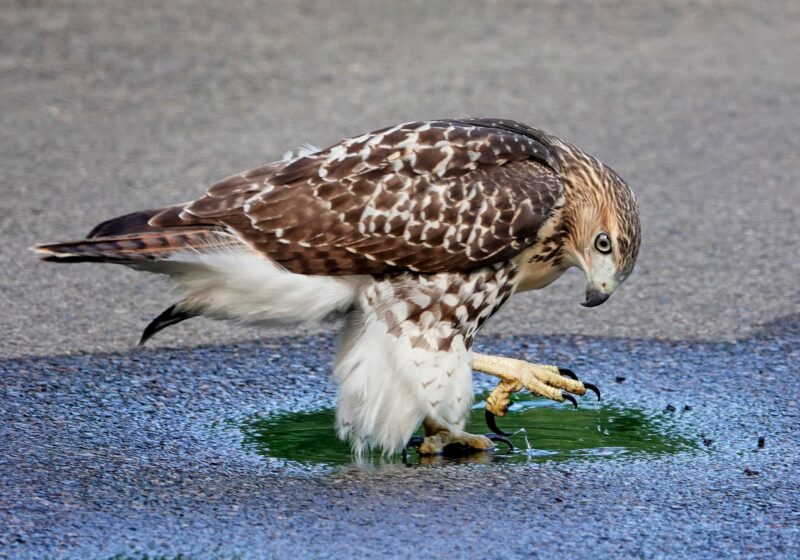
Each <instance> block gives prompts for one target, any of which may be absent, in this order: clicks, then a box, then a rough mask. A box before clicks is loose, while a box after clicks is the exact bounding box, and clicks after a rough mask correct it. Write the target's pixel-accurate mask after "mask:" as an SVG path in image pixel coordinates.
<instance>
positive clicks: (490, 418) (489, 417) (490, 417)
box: [485, 410, 511, 439]
mask: <svg viewBox="0 0 800 560" xmlns="http://www.w3.org/2000/svg"><path fill="white" fill-rule="evenodd" d="M485 416H486V425H487V426H488V427H489V429H490V430H492V431H493V432H494V433H495V434H497V435H498V436H502V437H505V438H507V437H508V436H510V435H511V434H509V433H508V432H504V431H503V430H501V429H500V428H498V427H497V420H496V416H495V415H494V413H493V412H491V411H489V410H486V414H485ZM489 439H491V438H489Z"/></svg>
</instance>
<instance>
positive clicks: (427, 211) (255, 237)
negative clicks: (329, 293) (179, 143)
mask: <svg viewBox="0 0 800 560" xmlns="http://www.w3.org/2000/svg"><path fill="white" fill-rule="evenodd" d="M562 195H563V186H562V183H561V179H560V177H559V175H558V164H557V162H556V159H555V158H554V156H553V154H552V153H551V152H550V150H549V148H548V147H547V136H546V135H544V133H541V132H540V131H537V130H536V129H532V128H529V127H526V126H525V125H521V124H519V123H514V122H513V121H500V120H473V121H471V120H464V121H430V122H418V123H410V124H405V125H398V126H396V127H391V128H387V129H383V130H380V131H377V132H373V133H370V134H365V135H362V136H359V137H356V138H352V139H349V140H345V141H343V142H340V143H338V144H335V145H333V146H331V147H330V148H328V149H326V150H322V151H320V152H317V153H314V154H311V155H308V156H305V157H301V158H299V159H296V160H294V161H291V162H289V163H286V162H277V163H274V164H270V165H267V166H264V167H261V168H258V169H255V170H253V171H250V172H247V173H244V174H242V175H237V176H235V177H231V178H229V179H226V180H225V181H222V182H220V183H218V184H216V185H214V186H213V187H211V188H210V189H209V191H208V193H207V194H206V196H204V197H203V198H201V199H199V200H197V201H195V202H192V203H190V204H188V205H186V206H185V207H183V209H182V210H181V211H180V212H176V211H175V210H174V209H168V210H167V211H165V212H163V213H160V214H156V215H154V216H153V217H152V218H151V219H150V220H149V224H150V226H152V227H177V226H185V225H199V224H206V225H211V224H215V225H217V226H219V225H223V226H225V227H226V228H227V229H229V230H230V231H232V232H234V233H235V234H236V235H237V236H238V237H239V238H240V239H241V240H242V241H244V242H245V243H247V244H248V245H249V246H251V247H252V248H254V249H256V250H257V251H259V252H261V253H263V254H265V255H267V256H268V257H269V258H271V259H272V260H274V261H276V262H278V263H280V264H281V265H283V266H284V267H286V268H287V269H289V270H291V271H293V272H298V273H305V274H368V273H371V274H380V273H385V272H394V271H401V270H411V271H416V272H424V273H433V272H442V271H464V270H470V269H473V268H476V267H480V266H486V265H489V264H492V263H495V262H499V261H503V260H506V259H509V258H511V257H513V256H514V255H516V254H517V253H519V252H520V251H521V250H522V249H524V248H525V247H527V246H529V245H531V244H532V243H534V242H535V240H536V236H537V232H538V230H539V228H540V227H541V226H542V224H543V223H544V222H545V221H546V220H547V219H548V218H550V217H551V216H552V215H553V214H554V213H555V212H556V211H557V210H558V205H559V204H560V203H561V202H560V201H561V200H562Z"/></svg>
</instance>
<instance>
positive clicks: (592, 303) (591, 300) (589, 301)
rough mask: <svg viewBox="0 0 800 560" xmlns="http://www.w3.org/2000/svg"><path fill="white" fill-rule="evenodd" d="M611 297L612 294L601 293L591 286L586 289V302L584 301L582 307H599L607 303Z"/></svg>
mask: <svg viewBox="0 0 800 560" xmlns="http://www.w3.org/2000/svg"><path fill="white" fill-rule="evenodd" d="M609 297H611V294H610V293H606V292H601V291H600V290H598V289H597V288H595V287H593V286H590V287H588V288H586V301H584V302H583V303H582V304H581V305H582V306H584V307H597V306H598V305H600V304H601V303H603V302H605V301H606V300H607V299H608V298H609Z"/></svg>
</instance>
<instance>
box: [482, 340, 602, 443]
mask: <svg viewBox="0 0 800 560" xmlns="http://www.w3.org/2000/svg"><path fill="white" fill-rule="evenodd" d="M472 368H473V369H474V370H476V371H480V372H483V373H487V374H489V375H494V376H495V377H499V378H500V383H498V384H497V387H495V388H494V390H492V392H491V393H490V394H489V396H488V398H487V399H486V423H487V425H488V426H489V429H490V430H492V431H493V432H494V433H496V434H500V435H503V436H508V435H509V434H507V433H505V432H504V431H502V430H500V429H499V428H498V427H497V422H496V421H495V416H505V415H506V413H507V412H508V407H509V406H510V404H511V394H512V393H516V392H517V391H521V390H522V389H523V388H525V389H528V390H529V391H530V392H531V393H533V394H535V395H540V396H542V397H547V398H548V399H552V400H554V401H556V402H564V401H565V400H568V401H570V402H571V403H572V404H573V406H575V408H577V407H578V401H577V400H575V397H573V396H572V394H575V395H585V394H586V391H587V390H589V391H593V392H594V393H595V394H596V395H597V400H600V390H599V389H598V388H597V386H595V385H593V384H592V383H585V382H582V381H580V380H578V377H577V376H576V375H575V374H574V373H573V372H572V371H571V370H569V369H566V368H560V367H558V366H551V365H541V364H531V363H528V362H525V361H523V360H515V359H514V358H503V357H500V356H487V355H485V354H475V355H474V356H473V361H472ZM570 393H572V394H570Z"/></svg>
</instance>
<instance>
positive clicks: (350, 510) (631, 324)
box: [0, 0, 800, 559]
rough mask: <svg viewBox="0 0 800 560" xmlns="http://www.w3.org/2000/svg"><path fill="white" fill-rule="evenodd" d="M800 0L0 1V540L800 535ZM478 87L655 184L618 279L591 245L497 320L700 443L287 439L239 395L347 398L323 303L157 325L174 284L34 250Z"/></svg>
mask: <svg viewBox="0 0 800 560" xmlns="http://www.w3.org/2000/svg"><path fill="white" fill-rule="evenodd" d="M797 21H800V4H798V3H797V2H795V1H774V2H758V3H756V2H750V1H747V0H731V1H724V2H722V1H720V2H716V1H709V2H694V1H690V0H668V1H663V2H658V3H644V2H637V1H628V0H601V1H597V2H594V1H592V2H588V1H587V2H584V1H559V0H552V1H546V2H536V3H533V2H525V1H512V0H508V1H502V2H480V3H479V2H473V3H459V4H458V8H456V7H455V4H454V3H450V2H445V1H437V0H427V1H422V0H417V1H409V2H403V3H397V2H385V3H374V2H369V1H366V0H365V1H347V2H339V1H319V2H317V1H314V2H304V1H303V2H301V1H297V2H283V1H268V2H260V1H257V0H242V1H241V2H237V3H235V4H232V3H224V4H223V3H216V2H212V1H202V0H198V1H193V2H189V1H179V2H170V3H164V2H160V1H156V0H144V1H137V2H125V1H124V0H117V1H94V0H87V1H84V2H74V3H68V2H57V1H50V0H41V1H37V2H29V1H22V0H11V1H8V2H4V3H2V5H0V240H1V241H2V242H1V243H0V288H2V289H0V558H4V557H8V558H81V559H82V558H107V557H110V556H113V555H116V554H120V555H122V556H123V557H124V556H133V557H140V556H142V555H145V554H148V555H151V556H152V555H153V554H156V555H158V554H164V555H167V556H169V557H172V556H175V555H178V554H184V555H186V556H188V557H192V558H194V557H197V558H229V557H241V558H270V557H275V558H284V557H289V556H292V557H320V558H325V557H340V558H341V557H344V558H350V557H375V556H382V557H391V556H397V557H400V556H422V555H430V556H434V557H441V556H445V555H447V556H457V557H458V556H461V557H467V556H470V557H493V558H496V557H529V556H537V555H538V556H542V557H550V556H554V555H559V556H560V555H571V556H576V557H585V558H601V557H623V558H626V557H636V558H639V557H643V558H659V557H675V556H681V557H686V558H706V557H707V558H718V557H755V558H790V557H797V556H800V550H798V549H799V548H800V545H798V543H800V534H798V527H800V491H799V490H798V474H797V473H798V466H800V465H798V445H797V442H798V435H797V432H798V428H800V423H799V422H798V388H797V382H798V376H799V374H800V371H798V365H797V363H798V359H797V358H798V347H799V346H800V345H799V344H798V341H799V340H798V338H799V337H800V334H798V333H799V331H800V282H798V281H797V280H798V278H800V259H798V258H796V255H797V252H798V238H799V237H800V228H799V227H798V224H800V210H799V209H800V188H798V185H799V184H800V156H798V154H800V111H798V110H797V108H798V106H800V55H798V50H797V45H798V44H800V26H799V25H797ZM450 116H499V117H507V118H515V119H519V120H522V121H525V122H528V123H530V124H533V125H537V126H540V127H542V128H544V129H546V130H549V131H552V132H553V133H555V134H558V135H561V136H563V137H564V138H566V139H569V140H571V141H573V142H575V143H576V144H577V145H579V146H581V147H582V148H584V149H586V150H587V151H589V152H591V153H594V154H596V155H597V156H598V157H600V158H601V159H602V160H603V161H604V162H606V163H608V164H609V165H611V166H612V167H613V168H615V169H616V170H617V171H618V172H619V173H620V174H621V175H622V176H623V177H625V178H626V179H627V180H628V182H629V183H630V184H631V186H632V187H633V189H634V190H635V191H636V193H637V196H638V200H639V203H640V206H641V214H642V224H643V231H644V240H643V245H642V251H641V256H640V259H639V263H638V265H637V268H636V271H635V272H634V274H633V276H632V277H631V278H630V279H629V280H628V281H627V282H626V284H625V285H624V286H623V287H622V288H621V289H620V290H619V293H617V294H615V295H614V297H612V298H611V300H609V302H607V303H606V304H604V305H603V306H601V307H599V308H596V309H584V308H582V307H580V306H579V305H578V303H579V302H580V301H581V296H582V292H583V287H582V285H581V278H580V276H579V275H578V274H569V275H567V276H566V277H565V278H564V279H563V280H560V281H559V282H557V283H556V284H554V285H553V286H552V287H550V288H548V289H546V290H544V291H542V292H540V293H533V294H524V295H521V296H519V297H515V299H514V300H513V301H512V302H511V305H509V306H507V308H506V309H504V310H503V311H502V312H501V313H500V314H498V316H497V317H495V318H494V319H493V320H492V321H491V322H490V323H489V324H488V325H487V326H486V328H485V332H484V333H482V335H483V336H482V337H481V338H479V339H478V341H477V342H478V345H479V347H480V348H482V349H483V350H485V351H490V352H495V353H500V354H507V355H512V356H518V357H526V358H529V359H531V360H535V361H537V362H552V363H557V364H560V365H568V366H570V367H572V368H573V369H575V371H577V372H578V373H579V374H580V375H581V376H582V377H584V378H586V379H589V380H591V381H594V382H596V383H598V384H599V385H600V386H601V388H602V389H603V391H604V396H605V398H606V399H607V402H609V403H611V404H613V405H615V406H618V407H625V406H631V407H634V408H636V409H638V410H642V411H644V412H645V413H646V414H648V415H652V416H653V417H654V418H656V417H657V418H659V419H661V420H664V419H666V420H669V422H668V424H669V426H670V429H671V430H674V431H675V432H676V433H680V434H681V435H682V436H683V437H687V438H689V439H690V440H691V441H694V442H695V443H696V448H693V449H690V450H687V451H684V452H682V453H679V454H673V455H639V456H634V457H625V458H624V460H623V459H619V460H618V459H614V460H610V459H597V460H591V461H584V460H569V461H553V462H544V463H535V462H532V463H530V464H514V465H509V464H502V463H500V462H493V461H491V460H489V461H488V462H483V463H482V462H467V463H455V462H447V461H443V462H439V463H436V464H432V465H411V466H403V465H398V464H387V465H382V466H369V467H368V466H358V467H356V466H351V467H345V468H337V469H330V468H327V467H321V466H313V465H301V464H295V463H291V462H290V463H287V462H285V461H282V460H276V459H270V458H269V457H268V456H267V457H265V456H263V455H259V454H258V453H256V452H254V450H253V449H251V448H248V447H247V446H245V445H243V443H244V439H243V436H242V432H241V430H240V426H241V423H242V422H243V421H244V420H245V419H248V418H253V417H254V416H253V415H270V414H273V413H278V412H281V411H284V412H285V411H301V410H311V409H316V408H319V407H326V406H331V405H332V403H333V399H334V397H335V390H334V387H333V386H332V385H331V383H330V381H329V380H328V372H329V369H330V361H331V355H332V352H333V345H334V343H333V339H332V338H331V335H330V334H324V333H327V332H328V331H327V330H326V329H325V328H322V329H320V328H319V327H317V326H306V327H302V328H299V329H295V330H292V331H256V330H254V329H249V328H245V327H241V326H237V325H232V324H228V323H214V322H211V321H207V320H205V319H196V320H192V321H187V322H186V323H183V324H181V325H179V326H176V327H173V328H171V329H167V330H166V331H165V332H163V333H160V334H159V335H158V336H157V337H156V338H155V339H154V340H153V341H152V342H151V344H150V347H149V348H146V349H144V350H138V349H134V348H133V344H134V343H135V341H136V340H137V338H138V334H139V332H140V331H141V329H142V328H143V327H144V325H145V324H147V322H148V321H149V320H150V319H151V318H152V317H154V316H155V315H157V314H158V313H159V312H160V311H162V310H163V309H164V308H166V307H167V306H168V305H170V304H172V303H174V299H173V296H172V295H171V294H170V293H169V291H168V290H167V289H165V286H166V284H165V283H164V282H163V280H161V279H157V278H155V279H154V278H153V277H150V276H146V275H143V274H138V273H135V272H132V271H128V270H123V269H120V268H116V267H110V266H109V267H102V266H83V265H75V266H55V265H47V264H42V263H38V262H36V260H35V259H33V258H32V257H31V255H30V254H29V253H28V252H27V251H26V248H27V247H28V246H30V245H32V244H33V243H35V242H41V241H53V240H61V239H67V238H75V237H81V236H82V235H83V234H85V233H86V232H87V231H88V230H89V229H91V227H92V226H93V225H94V224H96V223H97V222H99V221H101V220H104V219H106V218H109V217H112V216H115V215H118V214H120V213H124V212H129V211H134V210H139V209H142V208H148V207H153V206H159V205H164V204H170V203H174V202H176V201H183V200H188V199H190V198H192V197H195V196H197V195H198V194H199V193H200V192H202V190H203V188H204V187H205V186H207V185H209V184H210V183H212V182H213V181H216V180H219V179H221V178H223V177H225V176H228V175H230V174H232V173H235V172H238V171H241V170H243V169H247V168H251V167H254V166H257V165H260V164H263V163H265V162H267V161H271V160H273V159H275V158H277V157H279V156H280V155H281V154H282V153H284V152H285V151H286V150H287V149H291V148H294V147H296V146H298V145H300V144H302V143H303V142H311V143H314V144H318V145H326V144H328V143H331V142H334V141H336V140H338V139H339V138H342V137H344V136H349V135H352V134H357V133H360V132H363V131H366V130H372V129H376V128H380V127H382V126H385V125H387V124H391V123H395V122H401V121H408V120H416V119H420V118H437V117H450ZM320 333H323V334H320ZM623 377H624V378H625V380H624V381H623V382H617V381H616V379H617V378H623ZM477 383H478V384H477V385H476V390H480V389H485V388H487V387H488V385H487V383H488V381H487V380H486V379H485V378H482V377H481V378H479V379H478V382H477ZM687 406H688V407H689V409H688V410H686V409H685V407H687ZM672 409H674V411H671V410H672ZM659 425H661V424H659ZM761 437H763V438H764V447H763V448H761V449H759V448H758V440H759V438H761Z"/></svg>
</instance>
